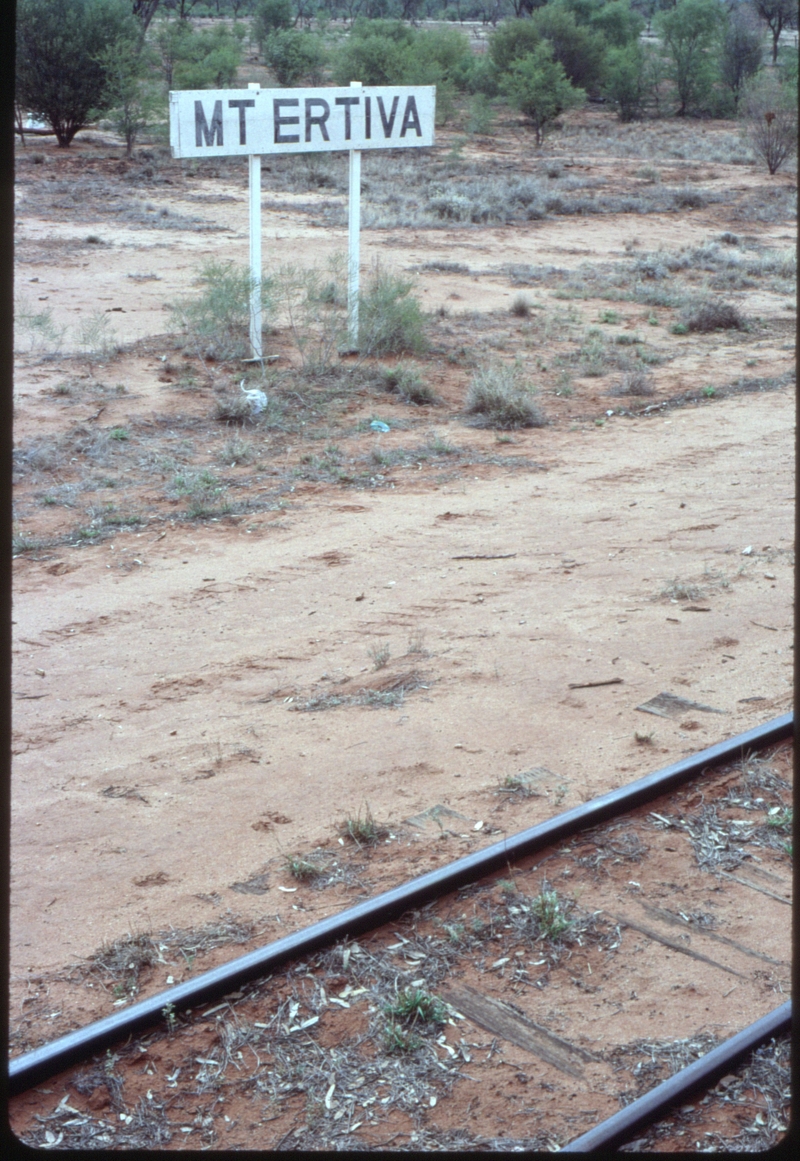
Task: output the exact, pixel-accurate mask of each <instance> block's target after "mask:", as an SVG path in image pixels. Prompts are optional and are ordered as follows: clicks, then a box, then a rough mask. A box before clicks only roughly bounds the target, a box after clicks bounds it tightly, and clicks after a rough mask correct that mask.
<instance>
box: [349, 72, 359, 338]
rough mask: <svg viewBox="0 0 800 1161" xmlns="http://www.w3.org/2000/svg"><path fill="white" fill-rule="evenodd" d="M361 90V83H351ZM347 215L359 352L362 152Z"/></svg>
mask: <svg viewBox="0 0 800 1161" xmlns="http://www.w3.org/2000/svg"><path fill="white" fill-rule="evenodd" d="M350 88H351V89H360V88H361V82H360V81H351V82H350ZM349 198H350V201H349V205H348V215H347V333H348V338H349V340H350V347H351V349H352V350H353V351H357V350H358V294H359V277H360V264H361V263H360V259H361V245H360V242H361V150H360V149H351V150H350V190H349Z"/></svg>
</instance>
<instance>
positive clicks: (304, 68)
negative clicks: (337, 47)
mask: <svg viewBox="0 0 800 1161" xmlns="http://www.w3.org/2000/svg"><path fill="white" fill-rule="evenodd" d="M263 51H264V60H265V61H266V62H267V64H268V65H269V66H270V68H271V69H274V70H275V75H276V77H277V78H278V83H279V84H281V85H296V84H297V83H298V82H299V81H301V80H302V79H303V78H304V77H308V79H309V80H310V81H311V83H312V84H319V82H320V81H321V79H322V69H323V66H324V64H325V58H326V53H325V45H324V44H323V42H322V37H321V36H317V35H316V33H313V32H303V31H301V30H300V29H296V28H282V29H280V30H279V31H278V32H273V33H272V34H271V35H270V36H268V37H267V39H266V41H265V42H264V50H263Z"/></svg>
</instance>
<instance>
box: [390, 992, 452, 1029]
mask: <svg viewBox="0 0 800 1161" xmlns="http://www.w3.org/2000/svg"><path fill="white" fill-rule="evenodd" d="M384 1012H385V1013H386V1015H387V1016H389V1017H390V1019H391V1021H392V1023H396V1022H397V1021H398V1020H402V1021H403V1022H404V1023H407V1024H446V1023H447V1007H446V1005H445V1004H443V1003H442V1001H441V1000H440V999H438V998H437V997H436V996H431V995H430V993H428V992H426V991H425V990H424V989H423V988H419V987H408V988H403V990H402V991H401V992H399V993H398V996H397V999H396V1000H395V1002H394V1003H393V1004H387V1005H386V1007H385V1008H384Z"/></svg>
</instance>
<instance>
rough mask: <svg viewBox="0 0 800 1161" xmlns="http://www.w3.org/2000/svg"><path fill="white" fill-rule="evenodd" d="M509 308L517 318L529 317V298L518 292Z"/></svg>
mask: <svg viewBox="0 0 800 1161" xmlns="http://www.w3.org/2000/svg"><path fill="white" fill-rule="evenodd" d="M509 309H510V310H511V313H512V314H513V315H515V316H516V317H517V318H529V317H530V313H531V304H530V299H529V298H528V296H527V295H526V294H518V295H517V296H516V297H515V299H514V301H513V302H512V303H511V306H510V308H509Z"/></svg>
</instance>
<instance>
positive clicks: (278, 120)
mask: <svg viewBox="0 0 800 1161" xmlns="http://www.w3.org/2000/svg"><path fill="white" fill-rule="evenodd" d="M284 105H285V106H286V107H287V108H291V107H292V106H294V107H295V108H297V107H298V106H299V105H300V101H299V99H298V98H297V97H291V98H289V97H287V98H286V99H284V100H273V102H272V116H273V120H274V122H275V144H276V145H294V144H296V143H297V142H299V141H300V134H299V133H287V134H284V133H282V132H281V126H282V125H299V124H300V118H299V116H298V117H282V116H281V109H282V108H283V106H284Z"/></svg>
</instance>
